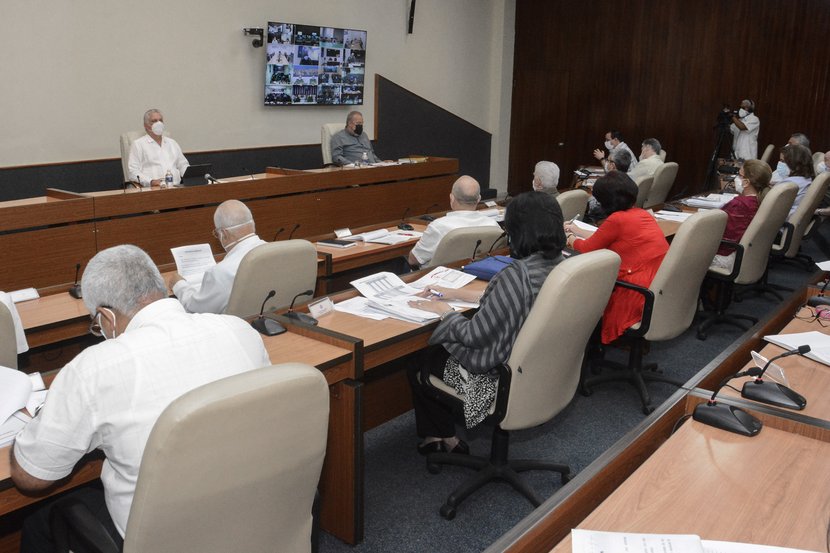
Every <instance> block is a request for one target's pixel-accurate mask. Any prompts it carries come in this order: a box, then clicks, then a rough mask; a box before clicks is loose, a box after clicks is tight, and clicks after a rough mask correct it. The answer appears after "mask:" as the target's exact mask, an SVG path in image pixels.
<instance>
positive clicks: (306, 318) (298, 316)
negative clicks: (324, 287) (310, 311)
mask: <svg viewBox="0 0 830 553" xmlns="http://www.w3.org/2000/svg"><path fill="white" fill-rule="evenodd" d="M313 295H314V290H306V291H305V292H300V293H299V294H297V295H296V296H294V299H293V300H291V305H289V306H288V313H286V314H285V317H286V318H288V319H291V320H292V321H297V322H300V323H304V324H307V325H314V326H316V325H317V319H315V318H314V317H312V316H311V315H306V314H305V313H298V312H296V311H294V302H295V301H297V298H299V297H300V296H313Z"/></svg>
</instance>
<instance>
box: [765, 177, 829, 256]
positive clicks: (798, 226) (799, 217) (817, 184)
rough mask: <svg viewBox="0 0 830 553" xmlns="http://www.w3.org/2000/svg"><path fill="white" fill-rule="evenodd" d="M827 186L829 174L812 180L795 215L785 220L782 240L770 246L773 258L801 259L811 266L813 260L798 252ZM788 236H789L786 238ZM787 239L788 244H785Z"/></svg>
mask: <svg viewBox="0 0 830 553" xmlns="http://www.w3.org/2000/svg"><path fill="white" fill-rule="evenodd" d="M828 184H830V173H826V172H825V173H822V174H820V175H819V176H817V177H816V178H814V179H813V182H811V183H810V185H809V186H808V187H807V192H806V194H804V197H803V198H801V203H799V204H798V207H797V208H796V210H795V213H793V214H792V215H791V216H790V217H789V219H787V223H789V227H788V226H785V227H784V233H783V234H782V238H781V239H780V240H778V241H777V242H776V243H774V244H773V245H772V254H773V256H778V257H783V258H786V259H801V260H802V261H805V262H806V264H807V266H812V265H813V260H812V259H810V258H809V257H808V256H806V255H804V254H800V253H799V251H798V250H799V248H801V242H802V241H803V240H804V236H805V235H806V234H807V233H808V232H809V230H810V229H811V227H812V225H813V223H814V219H815V212H816V209H818V206H819V204H820V203H821V200H822V199H823V198H824V194H825V193H826V192H827V186H828ZM775 186H778V185H777V184H776V185H775ZM790 227H791V228H790ZM788 234H790V236H787V235H788ZM788 239H789V243H787V241H788Z"/></svg>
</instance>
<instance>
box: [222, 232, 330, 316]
mask: <svg viewBox="0 0 830 553" xmlns="http://www.w3.org/2000/svg"><path fill="white" fill-rule="evenodd" d="M316 283H317V250H315V249H314V246H313V245H312V244H311V242H308V241H307V240H283V241H281V242H270V243H268V244H262V245H260V246H257V247H256V248H254V249H252V250H251V251H249V252H248V253H247V254H245V257H243V258H242V262H241V263H240V264H239V269H238V270H237V271H236V277H234V280H233V288H231V295H230V297H229V298H228V306H227V307H226V308H225V313H227V314H228V315H236V316H237V317H247V316H249V315H256V314H257V313H259V309H260V307H261V306H262V301H263V300H264V299H265V296H267V295H268V292H269V291H270V290H276V292H277V294H276V295H275V296H274V297H273V298H271V299H270V300H268V303H266V304H265V310H266V311H270V310H272V309H278V308H280V307H286V306H288V305H290V304H291V300H292V299H294V296H296V295H297V294H299V293H301V292H304V291H306V290H312V291H313V290H314V289H315V286H316ZM310 299H311V296H309V297H307V298H304V300H310Z"/></svg>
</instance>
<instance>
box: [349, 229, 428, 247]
mask: <svg viewBox="0 0 830 553" xmlns="http://www.w3.org/2000/svg"><path fill="white" fill-rule="evenodd" d="M421 235H423V233H422V232H418V231H414V230H407V231H405V232H404V231H397V230H395V231H389V230H387V229H385V228H381V229H377V230H370V231H369V232H361V233H360V234H352V235H351V236H344V237H343V240H348V241H349V242H371V243H373V244H387V245H389V246H394V245H395V244H402V243H403V242H408V241H409V240H414V239H415V238H420V237H421Z"/></svg>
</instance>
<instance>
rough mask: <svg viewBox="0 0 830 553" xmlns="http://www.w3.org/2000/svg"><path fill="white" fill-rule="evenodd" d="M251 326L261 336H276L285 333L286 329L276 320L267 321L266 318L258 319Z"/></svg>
mask: <svg viewBox="0 0 830 553" xmlns="http://www.w3.org/2000/svg"><path fill="white" fill-rule="evenodd" d="M251 326H252V327H254V329H256V331H257V332H259V333H260V334H264V335H265V336H276V335H277V334H282V333H283V332H285V327H284V326H282V325H281V324H280V323H278V322H277V321H275V320H274V319H266V318H265V317H257V318H256V319H254V320H253V321H251Z"/></svg>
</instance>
